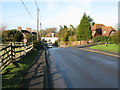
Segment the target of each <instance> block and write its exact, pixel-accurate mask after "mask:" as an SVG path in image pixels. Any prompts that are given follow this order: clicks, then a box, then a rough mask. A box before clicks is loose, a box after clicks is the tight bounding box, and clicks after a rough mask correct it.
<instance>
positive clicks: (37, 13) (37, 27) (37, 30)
mask: <svg viewBox="0 0 120 90" xmlns="http://www.w3.org/2000/svg"><path fill="white" fill-rule="evenodd" d="M39 11H40V10H39V8H37V40H39Z"/></svg>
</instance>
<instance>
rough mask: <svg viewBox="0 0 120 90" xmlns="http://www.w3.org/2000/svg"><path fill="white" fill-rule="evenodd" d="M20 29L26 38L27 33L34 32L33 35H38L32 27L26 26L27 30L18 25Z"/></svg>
mask: <svg viewBox="0 0 120 90" xmlns="http://www.w3.org/2000/svg"><path fill="white" fill-rule="evenodd" d="M18 31H20V32H22V34H23V36H24V38H26V35H27V34H32V35H36V34H37V33H36V32H32V29H31V28H26V30H23V29H22V27H21V26H19V27H18Z"/></svg>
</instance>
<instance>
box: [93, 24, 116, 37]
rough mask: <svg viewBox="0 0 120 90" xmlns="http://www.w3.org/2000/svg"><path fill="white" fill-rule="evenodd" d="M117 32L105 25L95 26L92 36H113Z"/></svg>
mask: <svg viewBox="0 0 120 90" xmlns="http://www.w3.org/2000/svg"><path fill="white" fill-rule="evenodd" d="M115 32H116V30H115V29H114V28H113V27H111V26H105V25H103V24H95V25H94V26H92V36H93V37H95V36H100V35H102V36H111V35H113V34H114V33H115Z"/></svg>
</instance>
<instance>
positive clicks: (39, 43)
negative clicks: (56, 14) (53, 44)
mask: <svg viewBox="0 0 120 90" xmlns="http://www.w3.org/2000/svg"><path fill="white" fill-rule="evenodd" d="M33 48H34V49H37V50H40V49H43V42H42V41H37V40H35V41H33Z"/></svg>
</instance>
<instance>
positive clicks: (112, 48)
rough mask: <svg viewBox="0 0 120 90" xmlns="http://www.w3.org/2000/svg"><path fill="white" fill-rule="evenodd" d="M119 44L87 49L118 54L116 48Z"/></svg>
mask: <svg viewBox="0 0 120 90" xmlns="http://www.w3.org/2000/svg"><path fill="white" fill-rule="evenodd" d="M119 46H120V44H118V45H116V44H108V45H107V46H106V45H105V44H104V45H96V46H91V47H89V48H90V49H98V50H104V51H110V52H115V53H120V49H119V48H118V47H119Z"/></svg>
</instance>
